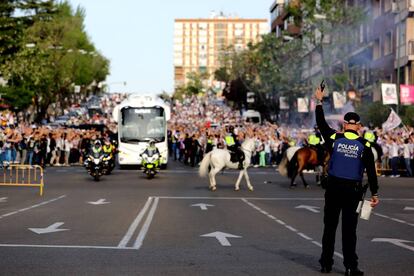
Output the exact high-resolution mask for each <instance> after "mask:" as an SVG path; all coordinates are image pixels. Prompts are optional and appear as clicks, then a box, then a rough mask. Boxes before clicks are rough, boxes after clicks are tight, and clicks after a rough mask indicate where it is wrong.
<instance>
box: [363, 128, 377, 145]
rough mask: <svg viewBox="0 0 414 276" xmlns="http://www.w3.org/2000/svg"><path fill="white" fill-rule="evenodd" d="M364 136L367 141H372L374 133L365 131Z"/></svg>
mask: <svg viewBox="0 0 414 276" xmlns="http://www.w3.org/2000/svg"><path fill="white" fill-rule="evenodd" d="M364 138H365V139H366V140H368V141H369V142H371V143H373V142H374V141H375V134H374V133H373V132H371V131H367V132H365V134H364Z"/></svg>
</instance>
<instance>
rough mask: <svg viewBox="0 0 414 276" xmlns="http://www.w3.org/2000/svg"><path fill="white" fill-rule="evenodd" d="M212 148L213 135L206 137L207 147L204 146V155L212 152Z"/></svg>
mask: <svg viewBox="0 0 414 276" xmlns="http://www.w3.org/2000/svg"><path fill="white" fill-rule="evenodd" d="M213 148H214V137H213V135H208V137H207V145H206V153H208V152H210V151H212V150H213Z"/></svg>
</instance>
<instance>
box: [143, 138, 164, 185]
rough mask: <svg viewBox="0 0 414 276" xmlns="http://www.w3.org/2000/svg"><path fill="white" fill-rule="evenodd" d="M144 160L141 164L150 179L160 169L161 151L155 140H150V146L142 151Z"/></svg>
mask: <svg viewBox="0 0 414 276" xmlns="http://www.w3.org/2000/svg"><path fill="white" fill-rule="evenodd" d="M141 157H142V161H141V166H142V170H143V172H144V173H145V174H146V175H147V178H148V179H151V178H153V177H154V176H155V175H156V174H157V172H158V171H159V170H160V168H159V166H160V152H159V151H158V148H157V147H156V146H155V142H154V141H152V140H151V141H150V142H149V146H148V147H147V148H146V149H145V151H144V152H143V153H141Z"/></svg>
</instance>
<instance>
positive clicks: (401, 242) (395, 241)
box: [372, 238, 414, 252]
mask: <svg viewBox="0 0 414 276" xmlns="http://www.w3.org/2000/svg"><path fill="white" fill-rule="evenodd" d="M372 241H373V242H389V243H392V244H393V245H396V246H399V247H402V248H405V249H408V250H411V251H413V252H414V246H409V245H406V244H405V243H407V242H410V243H414V242H412V241H406V240H400V239H389V238H375V239H372Z"/></svg>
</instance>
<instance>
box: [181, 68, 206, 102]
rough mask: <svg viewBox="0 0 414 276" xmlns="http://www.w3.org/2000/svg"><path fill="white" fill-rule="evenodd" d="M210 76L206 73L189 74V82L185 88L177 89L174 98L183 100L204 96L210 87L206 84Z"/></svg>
mask: <svg viewBox="0 0 414 276" xmlns="http://www.w3.org/2000/svg"><path fill="white" fill-rule="evenodd" d="M208 77H209V76H208V74H207V73H205V72H201V73H199V72H190V73H188V74H187V79H188V82H187V84H185V85H183V86H179V87H176V88H175V91H174V94H173V98H174V99H179V100H182V99H183V98H185V97H191V96H193V95H199V94H203V93H205V92H206V91H207V89H208V87H207V86H206V84H205V83H204V82H205V81H206V80H207V79H208Z"/></svg>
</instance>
